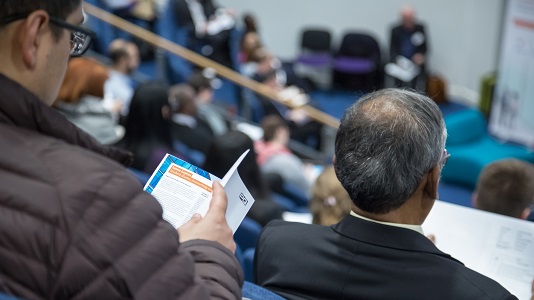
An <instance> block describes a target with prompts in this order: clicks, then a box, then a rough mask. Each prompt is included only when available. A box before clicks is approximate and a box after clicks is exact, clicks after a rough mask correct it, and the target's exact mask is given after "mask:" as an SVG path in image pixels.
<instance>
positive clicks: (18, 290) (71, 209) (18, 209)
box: [0, 74, 243, 300]
mask: <svg viewBox="0 0 534 300" xmlns="http://www.w3.org/2000/svg"><path fill="white" fill-rule="evenodd" d="M113 160H114V161H113ZM130 161H131V156H130V155H129V154H128V153H126V152H122V151H121V150H117V149H114V148H110V147H104V146H102V145H100V144H98V143H97V142H96V141H95V140H93V139H92V138H90V137H89V136H88V135H87V134H85V133H84V132H81V131H80V130H78V129H77V128H76V127H75V126H74V125H72V124H70V123H69V122H68V121H66V120H65V119H64V118H63V117H62V116H61V115H60V114H58V113H56V112H55V111H54V110H53V109H51V108H49V107H47V106H46V105H44V104H42V103H41V102H40V101H38V99H37V98H36V97H35V96H34V95H33V94H31V93H30V92H28V91H27V90H25V89H24V88H22V87H21V86H20V85H18V84H17V83H15V82H13V81H11V80H9V79H8V78H6V77H5V76H3V75H1V74H0V292H4V293H7V294H12V295H15V296H19V297H21V298H24V299H131V298H136V299H158V300H159V299H207V298H210V297H211V298H223V299H238V298H240V297H241V288H240V287H241V285H242V283H243V273H242V270H241V268H240V267H239V264H238V263H237V261H236V259H235V257H234V256H233V254H232V253H231V252H230V251H229V250H227V249H226V248H224V247H223V246H221V245H220V244H218V243H215V242H210V241H202V240H195V241H190V242H186V243H183V244H180V243H179V241H178V234H177V232H176V230H175V229H174V228H172V226H171V225H170V224H169V223H167V222H165V221H164V220H163V219H162V217H161V215H162V209H161V206H160V205H159V204H158V202H157V201H156V200H155V199H154V198H152V197H151V196H150V195H148V194H147V193H145V192H143V191H142V189H141V186H140V185H139V184H138V183H137V181H136V179H135V178H134V177H133V176H132V175H131V174H129V172H128V171H127V170H126V169H125V168H124V167H123V166H121V165H120V164H119V163H117V162H120V163H122V164H128V163H129V162H130Z"/></svg>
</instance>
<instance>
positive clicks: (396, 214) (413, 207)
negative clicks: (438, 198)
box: [352, 197, 433, 225]
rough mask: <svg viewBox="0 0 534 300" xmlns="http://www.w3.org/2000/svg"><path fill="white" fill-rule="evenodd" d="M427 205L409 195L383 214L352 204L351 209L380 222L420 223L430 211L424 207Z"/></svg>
mask: <svg viewBox="0 0 534 300" xmlns="http://www.w3.org/2000/svg"><path fill="white" fill-rule="evenodd" d="M432 204H433V202H432ZM427 205H428V204H427ZM427 205H423V204H422V202H421V201H418V199H414V197H411V198H410V199H408V200H407V201H406V202H405V203H404V204H403V205H402V206H401V207H399V208H398V209H396V210H393V211H390V212H388V213H385V214H374V213H370V212H366V211H364V210H361V209H360V208H358V207H357V206H355V205H352V210H353V211H354V212H355V213H357V214H359V215H360V216H364V217H366V218H369V219H373V220H376V221H380V222H388V223H397V224H409V225H421V224H423V222H424V221H425V219H426V217H427V216H428V213H429V212H430V209H428V208H427V207H425V206H427Z"/></svg>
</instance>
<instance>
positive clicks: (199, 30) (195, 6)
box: [170, 0, 235, 68]
mask: <svg viewBox="0 0 534 300" xmlns="http://www.w3.org/2000/svg"><path fill="white" fill-rule="evenodd" d="M170 3H172V6H171V9H174V13H175V15H176V19H177V22H178V24H177V25H178V26H180V27H185V28H187V30H188V31H189V41H188V48H190V49H193V50H196V49H198V48H201V49H200V53H201V54H202V55H204V56H206V57H208V58H210V59H212V60H214V61H216V62H218V63H220V64H222V65H224V66H226V67H229V68H233V59H232V57H231V52H230V44H229V41H230V30H231V29H233V28H234V26H235V18H234V15H233V12H232V11H230V10H228V9H224V8H218V7H216V6H215V5H214V4H213V1H212V0H172V1H170Z"/></svg>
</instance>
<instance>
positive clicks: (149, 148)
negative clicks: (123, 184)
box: [117, 82, 183, 174]
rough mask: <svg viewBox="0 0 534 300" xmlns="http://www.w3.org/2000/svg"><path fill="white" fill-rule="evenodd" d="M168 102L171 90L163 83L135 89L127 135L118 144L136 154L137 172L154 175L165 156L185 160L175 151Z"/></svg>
mask: <svg viewBox="0 0 534 300" xmlns="http://www.w3.org/2000/svg"><path fill="white" fill-rule="evenodd" d="M168 99H169V97H168V87H167V85H165V84H163V83H161V82H147V83H143V84H141V85H140V86H139V87H138V88H137V89H136V90H135V93H134V95H133V97H132V101H131V103H130V113H129V117H128V119H127V120H126V124H125V130H126V132H125V135H124V138H123V139H122V140H121V141H120V142H119V143H118V144H117V146H119V147H121V148H123V149H127V150H129V151H131V152H132V153H133V154H134V163H133V165H132V167H133V168H134V169H137V170H140V171H143V172H145V173H148V174H152V172H153V171H154V170H155V169H156V167H157V166H158V164H159V162H160V161H161V159H163V157H164V156H165V154H166V153H170V154H173V155H175V156H178V157H180V158H183V157H182V155H181V154H180V153H177V151H174V150H173V144H172V136H171V131H170V128H171V127H170V126H171V122H170V116H171V112H170V107H169V104H168Z"/></svg>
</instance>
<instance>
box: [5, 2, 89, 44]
mask: <svg viewBox="0 0 534 300" xmlns="http://www.w3.org/2000/svg"><path fill="white" fill-rule="evenodd" d="M80 5H81V1H80V0H2V1H0V20H4V19H6V17H9V16H13V15H17V14H22V13H28V12H33V11H36V10H38V9H42V10H45V11H46V12H47V13H48V14H49V15H50V16H52V17H55V18H58V19H60V20H65V19H66V18H67V16H68V15H69V14H70V13H72V12H73V11H74V10H75V9H76V8H77V7H78V6H80ZM0 29H1V25H0ZM54 30H55V31H54V34H56V35H57V36H59V35H60V34H61V32H62V28H59V27H57V28H55V29H54Z"/></svg>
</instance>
